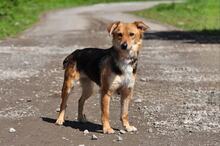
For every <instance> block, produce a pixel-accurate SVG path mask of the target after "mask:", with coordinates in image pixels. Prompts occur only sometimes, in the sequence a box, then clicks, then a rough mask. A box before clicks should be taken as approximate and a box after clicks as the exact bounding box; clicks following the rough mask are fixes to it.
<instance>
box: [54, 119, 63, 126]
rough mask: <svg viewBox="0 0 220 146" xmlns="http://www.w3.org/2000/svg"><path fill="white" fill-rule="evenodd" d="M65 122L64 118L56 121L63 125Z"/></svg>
mask: <svg viewBox="0 0 220 146" xmlns="http://www.w3.org/2000/svg"><path fill="white" fill-rule="evenodd" d="M63 123H64V119H57V121H56V123H55V124H56V125H63Z"/></svg>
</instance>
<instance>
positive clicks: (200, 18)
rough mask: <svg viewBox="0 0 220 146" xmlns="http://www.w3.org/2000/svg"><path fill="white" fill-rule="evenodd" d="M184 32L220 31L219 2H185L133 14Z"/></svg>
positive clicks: (163, 5) (207, 0) (219, 0)
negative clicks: (173, 26)
mask: <svg viewBox="0 0 220 146" xmlns="http://www.w3.org/2000/svg"><path fill="white" fill-rule="evenodd" d="M134 14H136V15H139V16H141V17H145V18H150V19H154V20H158V21H160V22H163V23H167V24H171V25H175V26H176V27H179V28H182V29H185V30H197V31H202V30H220V0H187V1H186V3H172V4H160V5H158V6H155V7H153V8H151V9H147V10H143V11H138V12H134Z"/></svg>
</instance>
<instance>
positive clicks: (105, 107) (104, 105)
mask: <svg viewBox="0 0 220 146" xmlns="http://www.w3.org/2000/svg"><path fill="white" fill-rule="evenodd" d="M111 95H112V94H111V92H108V91H102V93H101V110H102V115H101V119H102V126H103V128H102V129H103V133H107V134H111V133H114V130H113V129H112V128H111V126H110V123H109V104H110V98H111Z"/></svg>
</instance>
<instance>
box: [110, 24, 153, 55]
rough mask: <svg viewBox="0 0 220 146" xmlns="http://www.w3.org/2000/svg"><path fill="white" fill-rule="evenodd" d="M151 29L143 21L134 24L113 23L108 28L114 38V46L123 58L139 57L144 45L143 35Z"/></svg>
mask: <svg viewBox="0 0 220 146" xmlns="http://www.w3.org/2000/svg"><path fill="white" fill-rule="evenodd" d="M148 28H149V27H148V26H147V25H146V24H144V23H143V22H142V21H135V22H133V23H123V22H120V21H118V22H113V23H112V24H110V25H109V26H108V28H107V30H108V32H109V34H110V35H112V36H113V46H114V48H115V49H116V50H117V51H118V52H119V54H120V56H121V57H125V58H127V57H132V56H133V55H137V53H138V52H139V49H140V47H141V44H142V37H143V33H144V32H145V31H146V30H147V29H148Z"/></svg>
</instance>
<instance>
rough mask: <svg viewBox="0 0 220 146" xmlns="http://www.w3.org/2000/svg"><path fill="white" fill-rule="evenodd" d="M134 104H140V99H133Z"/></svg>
mask: <svg viewBox="0 0 220 146" xmlns="http://www.w3.org/2000/svg"><path fill="white" fill-rule="evenodd" d="M134 102H135V103H141V102H142V99H141V98H138V99H135V100H134Z"/></svg>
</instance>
